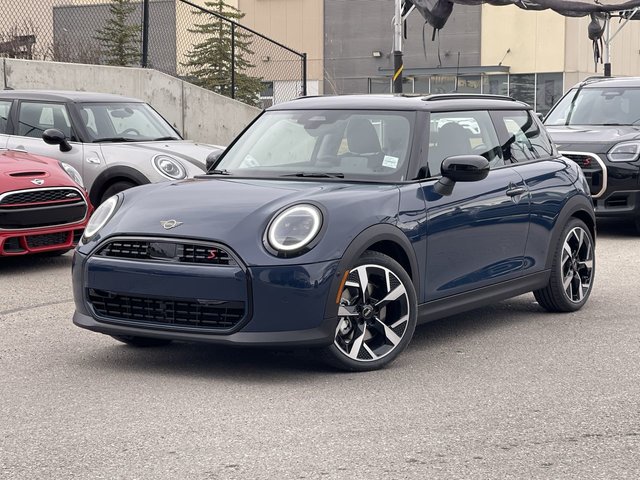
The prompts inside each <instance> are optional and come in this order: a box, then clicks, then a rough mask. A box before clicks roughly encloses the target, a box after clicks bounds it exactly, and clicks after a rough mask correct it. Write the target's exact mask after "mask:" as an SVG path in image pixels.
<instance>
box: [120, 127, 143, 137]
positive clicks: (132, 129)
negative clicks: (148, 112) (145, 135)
mask: <svg viewBox="0 0 640 480" xmlns="http://www.w3.org/2000/svg"><path fill="white" fill-rule="evenodd" d="M127 134H130V135H135V136H136V137H139V136H140V132H139V131H138V130H136V129H135V128H127V129H126V130H124V131H123V132H122V135H127Z"/></svg>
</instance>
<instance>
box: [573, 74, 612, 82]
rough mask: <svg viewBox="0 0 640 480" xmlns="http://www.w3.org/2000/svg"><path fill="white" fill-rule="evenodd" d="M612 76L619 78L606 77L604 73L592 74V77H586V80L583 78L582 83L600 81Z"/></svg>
mask: <svg viewBox="0 0 640 480" xmlns="http://www.w3.org/2000/svg"><path fill="white" fill-rule="evenodd" d="M612 78H618V77H605V76H603V75H592V76H590V77H587V78H585V79H584V80H582V81H581V82H580V83H593V82H600V81H602V80H610V79H612Z"/></svg>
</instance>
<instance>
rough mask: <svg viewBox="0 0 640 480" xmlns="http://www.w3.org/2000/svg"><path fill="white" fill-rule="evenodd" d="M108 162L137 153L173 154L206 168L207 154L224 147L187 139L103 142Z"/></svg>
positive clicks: (138, 154)
mask: <svg viewBox="0 0 640 480" xmlns="http://www.w3.org/2000/svg"><path fill="white" fill-rule="evenodd" d="M100 148H101V149H102V152H103V153H104V155H105V157H106V159H107V162H109V160H110V158H113V159H114V160H116V161H117V160H118V159H119V157H120V156H121V155H128V156H131V155H136V156H144V155H145V153H144V152H146V154H147V155H148V157H149V158H152V157H154V156H155V155H160V154H165V155H171V156H173V157H175V158H177V159H179V160H182V161H183V162H187V163H190V164H192V165H196V166H198V167H199V168H200V169H202V170H204V165H205V162H206V159H207V156H208V155H209V154H210V153H211V152H213V151H216V150H221V149H224V147H221V146H219V145H208V144H203V143H193V142H190V141H187V140H176V141H162V142H129V143H103V144H101V147H100Z"/></svg>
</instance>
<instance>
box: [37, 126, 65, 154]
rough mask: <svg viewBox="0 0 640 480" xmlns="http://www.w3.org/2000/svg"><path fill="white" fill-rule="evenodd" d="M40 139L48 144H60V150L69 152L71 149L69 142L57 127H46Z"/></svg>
mask: <svg viewBox="0 0 640 480" xmlns="http://www.w3.org/2000/svg"><path fill="white" fill-rule="evenodd" d="M42 140H44V143H46V144H48V145H60V151H61V152H69V151H70V150H71V144H70V143H69V141H68V140H67V137H65V135H64V133H62V132H61V131H60V130H58V129H57V128H48V129H46V130H45V131H44V132H43V133H42Z"/></svg>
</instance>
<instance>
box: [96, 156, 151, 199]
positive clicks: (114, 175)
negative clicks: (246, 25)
mask: <svg viewBox="0 0 640 480" xmlns="http://www.w3.org/2000/svg"><path fill="white" fill-rule="evenodd" d="M114 181H127V182H131V183H135V184H136V186H137V185H146V184H147V183H151V180H149V179H148V178H147V177H145V176H144V175H143V174H142V173H140V172H139V171H138V170H136V169H135V168H131V167H127V166H124V165H118V166H115V167H110V168H108V169H107V170H105V171H103V172H102V173H100V175H98V176H97V177H96V179H95V180H94V181H93V184H92V185H91V191H90V192H89V198H90V200H91V203H92V204H93V205H96V206H97V205H98V204H99V203H100V197H102V194H103V193H104V191H105V190H106V188H107V187H106V186H107V185H109V184H110V183H113V182H114Z"/></svg>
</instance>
